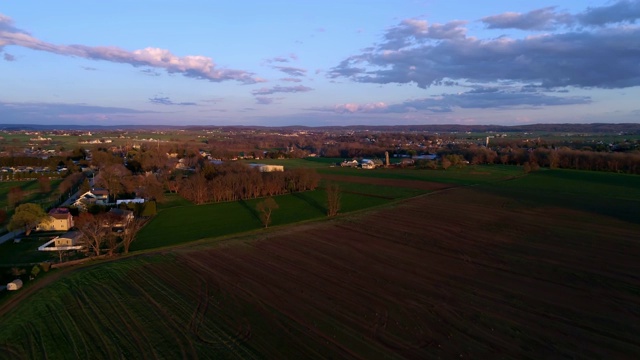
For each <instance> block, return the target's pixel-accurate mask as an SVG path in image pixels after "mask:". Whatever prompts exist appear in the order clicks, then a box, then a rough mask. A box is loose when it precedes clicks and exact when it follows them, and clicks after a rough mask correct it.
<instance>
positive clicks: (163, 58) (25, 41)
mask: <svg viewBox="0 0 640 360" xmlns="http://www.w3.org/2000/svg"><path fill="white" fill-rule="evenodd" d="M7 45H14V46H21V47H25V48H29V49H32V50H38V51H45V52H49V53H53V54H58V55H64V56H76V57H81V58H85V59H91V60H104V61H110V62H115V63H124V64H129V65H132V66H136V67H137V66H150V67H153V68H158V69H164V70H165V71H167V72H168V73H179V74H182V75H183V76H186V77H191V78H196V79H204V80H209V81H213V82H220V81H227V80H235V81H239V82H241V83H244V84H255V83H258V82H264V81H265V80H263V79H261V78H258V77H256V76H255V74H253V73H252V72H248V71H243V70H234V69H224V68H219V67H217V66H216V65H215V63H214V62H213V59H211V58H210V57H206V56H202V55H187V56H176V55H174V54H172V53H171V51H169V50H166V49H160V48H153V47H147V48H144V49H140V50H134V51H127V50H124V49H121V48H119V47H115V46H86V45H57V44H52V43H49V42H45V41H42V40H40V39H38V38H36V37H33V36H31V35H30V34H29V33H27V32H25V31H22V30H20V29H18V28H16V27H15V26H14V25H13V20H12V19H11V18H9V17H8V16H6V15H2V14H0V50H1V49H2V48H3V47H4V46H7Z"/></svg>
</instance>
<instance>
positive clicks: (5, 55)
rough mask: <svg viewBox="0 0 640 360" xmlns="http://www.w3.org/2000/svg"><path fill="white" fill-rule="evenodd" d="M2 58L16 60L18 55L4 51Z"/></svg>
mask: <svg viewBox="0 0 640 360" xmlns="http://www.w3.org/2000/svg"><path fill="white" fill-rule="evenodd" d="M2 58H3V59H4V60H5V61H16V57H15V56H13V55H11V54H9V53H4V54H2Z"/></svg>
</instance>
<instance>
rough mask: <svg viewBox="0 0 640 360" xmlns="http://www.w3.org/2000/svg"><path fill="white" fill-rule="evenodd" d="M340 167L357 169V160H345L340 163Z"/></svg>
mask: <svg viewBox="0 0 640 360" xmlns="http://www.w3.org/2000/svg"><path fill="white" fill-rule="evenodd" d="M340 166H342V167H358V160H355V159H353V160H345V161H343V162H341V163H340Z"/></svg>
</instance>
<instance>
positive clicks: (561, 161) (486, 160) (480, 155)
mask: <svg viewBox="0 0 640 360" xmlns="http://www.w3.org/2000/svg"><path fill="white" fill-rule="evenodd" d="M439 155H440V157H442V158H445V157H447V156H449V155H459V156H461V157H462V158H464V159H466V161H469V163H471V164H494V163H499V164H505V165H506V164H509V165H522V166H524V165H528V166H529V167H530V168H531V169H535V168H537V167H548V168H552V169H553V168H564V169H576V170H594V171H612V172H621V173H629V174H640V153H637V152H629V153H622V152H596V151H590V150H575V149H570V148H567V147H563V148H548V147H537V148H523V147H516V148H511V147H509V148H500V149H498V150H497V151H496V150H492V149H490V148H485V147H475V146H470V147H466V148H453V149H448V150H445V151H442V152H440V153H439ZM443 167H444V166H443Z"/></svg>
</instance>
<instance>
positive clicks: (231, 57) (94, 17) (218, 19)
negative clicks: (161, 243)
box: [0, 0, 640, 126]
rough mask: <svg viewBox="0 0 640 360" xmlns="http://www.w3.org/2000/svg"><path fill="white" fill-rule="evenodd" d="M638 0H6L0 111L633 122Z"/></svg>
mask: <svg viewBox="0 0 640 360" xmlns="http://www.w3.org/2000/svg"><path fill="white" fill-rule="evenodd" d="M638 19H640V0H633V1H632V0H616V1H594V0H587V1H585V0H580V1H567V0H563V1H559V0H555V1H547V0H540V1H535V2H534V1H520V0H501V1H497V0H493V1H492V0H485V1H471V0H464V1H463V0H446V1H444V0H422V1H420V0H394V1H386V0H385V1H380V0H368V1H364V0H362V1H361V0H342V1H333V0H325V1H308V0H301V1H293V0H291V1H283V0H280V1H279V0H274V1H243V0H236V1H191V0H188V1H182V2H176V1H165V0H157V1H143V0H140V1H119V0H116V1H108V2H107V1H103V2H97V1H87V2H79V1H46V2H37V3H34V2H29V1H17V0H15V1H5V2H3V3H2V4H1V5H0V123H4V124H10V123H31V124H97V125H119V124H173V125H266V126H280V125H308V126H323V125H364V124H371V125H378V124H384V125H395V124H500V125H520V124H532V123H593V122H615V123H624V122H640V101H638V99H640V87H639V86H640V26H639V25H638Z"/></svg>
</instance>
